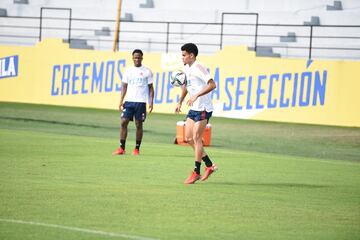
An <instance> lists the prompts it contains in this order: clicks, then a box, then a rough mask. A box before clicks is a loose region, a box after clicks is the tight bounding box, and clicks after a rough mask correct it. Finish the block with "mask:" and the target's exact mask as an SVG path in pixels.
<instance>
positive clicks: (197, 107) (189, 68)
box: [175, 43, 217, 184]
mask: <svg viewBox="0 0 360 240" xmlns="http://www.w3.org/2000/svg"><path fill="white" fill-rule="evenodd" d="M181 51H182V60H183V62H184V64H185V66H184V72H185V74H186V79H187V82H186V87H182V93H181V96H180V101H179V103H178V104H177V106H176V108H175V112H176V113H179V112H180V109H181V105H182V102H183V101H184V99H185V97H186V95H187V94H188V93H189V95H190V98H189V100H188V101H187V104H188V105H189V106H190V110H189V113H188V115H187V117H186V123H185V139H186V141H187V142H188V143H189V144H190V145H191V147H192V148H193V149H194V153H195V168H194V171H193V172H192V174H191V175H190V176H189V177H188V178H187V179H186V180H185V182H184V183H185V184H192V183H195V182H196V181H197V180H202V181H205V180H206V179H207V178H208V177H209V176H210V175H211V174H212V173H213V172H214V171H216V170H217V166H216V164H213V163H212V162H211V160H210V158H209V156H208V155H207V154H206V152H205V151H204V147H203V143H202V135H203V133H204V130H205V127H206V124H207V123H208V121H209V119H210V117H211V115H212V111H213V104H212V99H211V93H210V92H211V91H212V90H214V89H215V88H216V84H215V82H214V80H213V79H212V78H211V77H210V74H209V72H208V71H207V69H206V68H205V67H204V66H203V65H202V64H201V63H199V62H198V61H197V60H196V57H197V55H198V52H199V51H198V48H197V46H196V45H195V44H193V43H187V44H184V45H183V46H182V47H181ZM201 161H204V163H205V165H206V167H205V173H204V175H203V176H201V175H200V167H201Z"/></svg>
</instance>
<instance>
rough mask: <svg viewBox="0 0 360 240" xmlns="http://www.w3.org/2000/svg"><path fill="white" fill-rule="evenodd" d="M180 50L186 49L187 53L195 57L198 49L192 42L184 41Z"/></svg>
mask: <svg viewBox="0 0 360 240" xmlns="http://www.w3.org/2000/svg"><path fill="white" fill-rule="evenodd" d="M181 51H186V52H188V53H192V54H194V55H195V57H196V56H197V55H198V53H199V50H198V48H197V46H196V45H195V44H194V43H185V44H184V45H182V47H181Z"/></svg>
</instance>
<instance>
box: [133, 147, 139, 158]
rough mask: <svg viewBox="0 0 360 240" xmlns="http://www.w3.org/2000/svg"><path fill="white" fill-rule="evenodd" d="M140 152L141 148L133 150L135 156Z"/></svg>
mask: <svg viewBox="0 0 360 240" xmlns="http://www.w3.org/2000/svg"><path fill="white" fill-rule="evenodd" d="M139 154H140V151H139V149H136V148H135V149H134V151H133V153H132V155H135V156H137V155H139Z"/></svg>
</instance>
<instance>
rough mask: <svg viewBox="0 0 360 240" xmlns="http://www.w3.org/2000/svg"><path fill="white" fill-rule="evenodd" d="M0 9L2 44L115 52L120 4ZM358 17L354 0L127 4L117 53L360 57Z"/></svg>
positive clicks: (13, 1)
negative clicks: (48, 41)
mask: <svg viewBox="0 0 360 240" xmlns="http://www.w3.org/2000/svg"><path fill="white" fill-rule="evenodd" d="M205 6H206V7H205ZM41 8H46V9H43V14H42V16H41V17H42V19H41V25H42V26H41V28H42V29H39V22H40V19H39V18H40V12H41ZM51 8H61V9H51ZM67 9H71V15H70V12H69V10H67ZM0 10H1V11H0V16H1V14H3V15H2V17H0V21H1V28H0V44H19V45H33V44H36V43H37V42H38V41H39V39H41V38H47V37H52V38H53V37H56V38H63V39H64V41H67V42H70V45H71V47H75V48H84V49H97V50H110V49H111V46H112V41H113V39H114V31H113V29H114V25H115V24H114V21H115V18H116V2H115V1H106V0H87V1H85V0H78V1H72V0H62V1H57V0H31V1H22V0H3V1H1V3H0ZM224 13H231V14H224ZM232 13H245V14H232ZM249 13H256V14H258V15H257V16H258V25H256V16H255V15H253V14H249ZM359 16H360V2H358V1H353V0H342V1H328V0H314V1H300V0H299V1H286V0H272V1H267V0H252V1H249V0H241V1H239V0H223V1H208V0H197V1H191V0H183V1H167V0H133V1H126V0H123V4H122V16H121V17H122V23H121V27H120V32H121V34H120V41H121V44H120V49H119V50H124V51H127V50H131V49H133V48H135V47H139V48H142V49H143V50H144V51H146V52H164V51H166V52H173V51H178V49H179V46H180V45H181V44H182V43H184V42H196V43H197V44H198V45H199V46H200V48H201V51H202V52H203V53H213V52H215V51H218V50H219V49H221V48H222V47H223V46H226V45H246V46H248V47H249V49H250V50H256V53H257V55H258V56H271V57H290V58H291V57H309V52H311V57H313V58H336V59H342V58H351V59H360V18H359ZM70 18H71V23H70ZM69 25H71V30H69V28H70V27H69ZM69 32H70V33H71V34H69ZM39 34H40V35H41V37H39ZM310 34H312V38H311V39H310ZM68 35H70V37H68ZM255 39H256V40H255ZM310 40H311V43H310ZM73 42H74V43H73ZM310 46H311V47H312V49H311V51H309V47H310Z"/></svg>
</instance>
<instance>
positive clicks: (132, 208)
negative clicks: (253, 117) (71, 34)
mask: <svg viewBox="0 0 360 240" xmlns="http://www.w3.org/2000/svg"><path fill="white" fill-rule="evenodd" d="M183 118H184V116H183V115H182V116H181V115H180V116H179V115H165V114H151V115H150V116H149V117H148V119H147V121H146V122H145V125H144V129H145V134H144V139H143V144H142V147H141V155H140V156H137V157H136V156H132V155H131V154H129V153H131V150H132V148H133V147H134V135H135V129H134V126H133V124H132V125H131V126H130V128H129V136H128V141H127V150H128V154H127V155H125V156H112V155H111V152H112V151H113V150H114V149H115V148H116V147H117V146H118V141H119V140H118V135H119V132H118V131H119V130H118V128H119V114H118V112H116V111H109V110H95V109H82V108H66V107H55V106H43V105H30V104H15V103H0V202H1V204H0V239H21V240H26V239H39V240H42V239H140V240H141V239H326V240H329V239H359V238H360V129H359V128H341V127H328V126H313V125H301V124H285V123H272V122H259V121H244V120H234V119H224V118H216V117H213V118H212V119H211V123H212V126H213V129H212V134H213V138H212V146H211V147H209V148H206V150H207V152H208V153H209V155H210V157H211V158H212V159H213V160H214V161H215V162H216V163H217V164H218V166H219V171H218V172H216V173H215V174H214V175H213V176H211V177H210V178H209V180H208V181H206V182H204V183H196V184H194V185H190V186H188V185H184V184H183V181H184V179H185V178H186V177H187V176H188V175H189V173H190V171H191V170H192V167H193V153H192V150H191V149H190V148H188V147H184V146H178V145H174V144H172V142H173V140H174V137H175V123H176V121H178V120H182V119H183Z"/></svg>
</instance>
